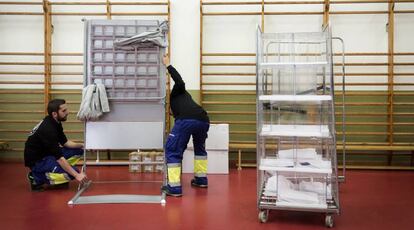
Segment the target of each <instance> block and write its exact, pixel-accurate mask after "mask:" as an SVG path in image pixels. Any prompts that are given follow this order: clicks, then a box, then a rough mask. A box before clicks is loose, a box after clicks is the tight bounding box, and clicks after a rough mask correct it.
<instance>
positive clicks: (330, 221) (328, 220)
mask: <svg viewBox="0 0 414 230" xmlns="http://www.w3.org/2000/svg"><path fill="white" fill-rule="evenodd" d="M325 226H326V227H328V228H332V227H333V226H334V218H333V216H331V215H326V216H325Z"/></svg>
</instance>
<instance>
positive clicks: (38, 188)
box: [27, 172, 44, 192]
mask: <svg viewBox="0 0 414 230" xmlns="http://www.w3.org/2000/svg"><path fill="white" fill-rule="evenodd" d="M27 180H28V181H29V185H30V191H32V192H43V191H44V189H43V185H41V184H37V183H36V181H35V179H34V177H33V174H32V172H29V173H28V174H27Z"/></svg>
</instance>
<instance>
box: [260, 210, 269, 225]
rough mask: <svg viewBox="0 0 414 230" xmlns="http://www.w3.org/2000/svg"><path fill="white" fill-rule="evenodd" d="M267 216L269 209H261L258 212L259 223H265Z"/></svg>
mask: <svg viewBox="0 0 414 230" xmlns="http://www.w3.org/2000/svg"><path fill="white" fill-rule="evenodd" d="M268 217H269V210H262V211H260V212H259V221H260V223H266V222H267V218H268Z"/></svg>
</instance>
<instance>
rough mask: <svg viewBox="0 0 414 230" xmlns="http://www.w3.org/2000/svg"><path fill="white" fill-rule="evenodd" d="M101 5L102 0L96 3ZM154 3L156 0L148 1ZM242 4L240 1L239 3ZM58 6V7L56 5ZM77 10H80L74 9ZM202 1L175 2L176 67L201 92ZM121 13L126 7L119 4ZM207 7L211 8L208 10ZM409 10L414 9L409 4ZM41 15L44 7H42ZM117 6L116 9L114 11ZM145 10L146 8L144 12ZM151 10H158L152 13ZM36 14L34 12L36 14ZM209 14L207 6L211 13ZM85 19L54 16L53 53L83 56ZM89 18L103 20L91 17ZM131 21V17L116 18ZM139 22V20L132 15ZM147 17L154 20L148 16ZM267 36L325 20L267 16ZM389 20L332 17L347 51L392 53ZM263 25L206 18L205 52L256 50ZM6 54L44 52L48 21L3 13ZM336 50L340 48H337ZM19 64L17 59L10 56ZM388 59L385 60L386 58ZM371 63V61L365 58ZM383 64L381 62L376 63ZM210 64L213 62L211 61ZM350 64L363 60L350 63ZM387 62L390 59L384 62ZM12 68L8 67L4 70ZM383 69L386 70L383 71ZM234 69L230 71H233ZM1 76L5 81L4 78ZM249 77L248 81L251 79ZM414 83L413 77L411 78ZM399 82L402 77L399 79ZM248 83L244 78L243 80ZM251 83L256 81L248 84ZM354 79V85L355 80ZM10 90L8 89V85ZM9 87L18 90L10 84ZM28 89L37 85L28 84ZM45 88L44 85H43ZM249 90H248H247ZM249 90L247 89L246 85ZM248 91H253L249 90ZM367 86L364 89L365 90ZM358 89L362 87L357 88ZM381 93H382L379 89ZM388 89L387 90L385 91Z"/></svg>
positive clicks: (399, 39) (398, 33)
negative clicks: (44, 37) (44, 23)
mask: <svg viewBox="0 0 414 230" xmlns="http://www.w3.org/2000/svg"><path fill="white" fill-rule="evenodd" d="M0 1H5V0H0ZM95 1H99V0H95ZM148 1H150V0H148ZM233 1H236V0H233ZM54 7H55V6H54ZM74 7H75V8H76V7H77V6H74ZM102 7H104V6H93V7H92V6H91V7H89V6H88V7H77V9H76V11H79V12H80V11H85V12H88V11H94V10H97V9H99V10H100V11H102V12H104V9H101V8H102ZM199 7H200V1H198V0H171V52H172V53H171V55H172V64H173V65H174V66H175V67H176V68H177V69H178V70H179V72H180V73H181V75H182V76H183V78H184V80H185V81H186V84H187V88H188V89H199V67H200V63H199V59H200V56H199V55H200V37H199V36H200V14H199V9H200V8H199ZM272 7H273V9H274V10H275V9H277V10H278V11H280V10H286V11H298V10H302V9H303V10H304V11H312V10H316V11H319V10H321V6H320V5H319V6H318V5H302V6H298V5H291V6H280V5H274V6H268V8H267V10H272ZM118 8H119V9H121V8H122V6H118ZM205 8H206V7H205ZM404 8H407V5H402V4H397V6H396V10H397V9H404ZM408 8H409V9H412V8H413V4H412V5H408ZM25 9H26V7H24V6H20V5H15V6H3V5H2V9H1V11H22V10H25ZM36 9H37V10H38V11H39V12H41V8H40V6H38V7H37V8H36ZM54 9H55V11H59V10H60V11H65V9H66V10H67V9H68V8H64V7H61V8H59V7H55V8H54ZM70 9H71V10H72V11H74V8H70ZM116 9H117V8H116V7H115V6H114V7H113V10H116ZM208 9H209V10H208V11H209V12H215V11H259V10H260V6H232V7H220V8H217V7H216V9H213V8H208ZM331 9H332V10H350V9H352V10H386V9H387V6H386V4H382V5H381V4H360V5H357V7H356V6H355V5H354V6H350V4H347V5H342V6H339V5H332V6H331ZM144 10H145V9H144ZM147 10H148V11H157V8H156V7H155V8H154V10H150V9H147ZM31 11H33V10H31ZM122 11H137V9H135V8H134V7H131V6H128V7H126V8H125V7H124V8H122ZM205 11H207V8H206V9H205ZM81 18H82V17H81V16H79V17H73V16H57V17H54V18H53V24H54V28H55V31H54V34H53V52H81V51H82V49H83V32H82V31H83V26H82V23H81V21H80V20H81ZM87 18H89V19H90V18H102V17H90V16H88V17H87ZM117 18H124V19H125V18H127V17H113V19H117ZM130 18H139V17H130ZM144 18H147V19H148V17H144ZM265 21H266V25H265V30H266V32H299V31H317V30H319V29H320V25H321V23H322V16H320V15H316V16H266V20H265ZM386 22H387V16H386V15H385V14H383V15H331V24H332V26H333V33H334V36H340V37H342V38H344V39H345V42H346V52H386V51H387V33H386V30H385V24H386ZM395 23H396V26H395V50H396V52H400V51H403V52H414V43H413V42H412V41H413V39H414V17H413V15H412V14H404V15H396V18H395ZM258 24H260V16H222V17H208V16H206V17H204V23H203V34H204V36H203V42H204V45H203V50H204V52H250V53H253V52H255V33H256V26H257V25H258ZM0 34H1V36H0V52H7V51H9V52H14V51H25V52H29V51H32V52H42V51H43V17H42V16H5V15H0ZM335 47H336V49H338V48H339V47H337V46H335ZM0 58H1V59H2V60H0V61H13V58H16V57H12V58H10V57H7V58H8V59H9V60H4V57H1V56H0ZM405 58H406V59H404V57H401V58H399V59H398V60H396V61H406V62H413V60H412V56H410V57H408V60H407V57H405ZM24 59H25V60H24V61H37V62H41V61H42V60H43V57H41V56H39V57H24ZM63 59H64V60H65V61H73V62H82V58H80V57H74V58H72V59H73V60H72V59H71V60H68V58H67V57H65V58H62V57H54V59H53V60H54V61H62V60H63ZM383 59H384V58H383ZM364 60H365V61H367V62H369V60H366V59H364ZM376 60H377V59H376ZM205 61H209V58H207V57H206V58H205ZM241 61H246V62H247V61H250V62H252V61H254V58H253V59H252V58H250V59H249V58H247V59H246V60H241ZM348 61H350V62H357V61H361V60H358V59H356V58H355V59H354V60H352V59H350V60H348ZM380 61H384V62H385V61H386V58H385V59H384V60H380ZM0 68H1V69H0V71H13V70H16V69H18V70H26V69H27V70H28V71H38V72H41V71H43V68H42V66H37V67H33V66H7V67H5V66H0ZM4 68H8V69H6V70H5V69H4ZM53 68H54V69H53V70H54V71H61V72H81V71H82V68H81V67H77V66H64V67H56V66H55V67H53ZM205 68H206V70H209V71H214V68H213V67H205ZM369 68H372V67H351V68H349V71H351V72H352V71H353V72H363V71H368V72H369V71H373V70H372V69H369ZM374 68H376V70H375V71H377V72H386V67H374ZM381 68H382V69H381ZM413 68H414V67H412V66H411V67H396V71H400V72H413V71H414V70H413ZM240 69H241V70H242V71H246V72H253V73H254V67H238V72H240ZM231 70H232V69H229V71H231ZM0 77H1V78H2V79H3V80H5V76H4V75H0ZM10 77H12V78H13V79H14V80H16V79H22V80H25V79H38V80H39V81H40V80H41V79H42V76H41V75H39V76H10ZM81 79H82V78H81V77H80V76H76V75H74V76H65V77H59V80H62V81H80V80H81ZM246 79H247V78H246ZM404 79H405V80H407V79H409V80H411V81H414V78H412V77H405V78H404ZM396 80H397V81H398V79H396ZM242 81H243V80H242ZM246 81H251V80H246ZM349 81H352V79H351V78H350V80H349ZM366 81H367V82H372V81H379V82H385V81H386V77H385V76H384V77H376V78H369V79H368V78H367V80H366ZM3 87H4V85H3ZM9 87H15V86H13V85H10V86H9ZM26 87H33V85H27V86H26ZM39 87H42V86H41V85H39ZM241 88H243V87H241ZM245 88H246V87H245ZM247 88H248V87H247ZM359 88H361V87H359ZM355 89H358V87H355ZM377 89H382V88H381V87H380V88H377ZM384 89H385V88H384Z"/></svg>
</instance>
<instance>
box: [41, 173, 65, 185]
mask: <svg viewBox="0 0 414 230" xmlns="http://www.w3.org/2000/svg"><path fill="white" fill-rule="evenodd" d="M46 177H47V179H49V182H50V184H63V183H67V182H69V181H70V178H69V176H68V174H66V173H46Z"/></svg>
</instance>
